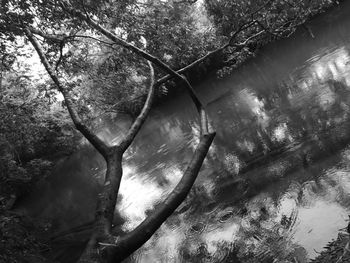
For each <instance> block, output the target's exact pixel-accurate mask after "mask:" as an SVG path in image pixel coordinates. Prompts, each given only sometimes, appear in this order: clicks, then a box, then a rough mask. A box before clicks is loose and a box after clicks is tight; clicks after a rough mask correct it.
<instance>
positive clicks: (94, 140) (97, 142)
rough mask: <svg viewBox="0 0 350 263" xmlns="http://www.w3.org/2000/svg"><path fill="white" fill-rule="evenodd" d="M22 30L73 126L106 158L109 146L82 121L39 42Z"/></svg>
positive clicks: (28, 30) (29, 32)
mask: <svg viewBox="0 0 350 263" xmlns="http://www.w3.org/2000/svg"><path fill="white" fill-rule="evenodd" d="M24 32H25V34H26V36H27V38H28V39H29V41H30V42H31V44H32V45H33V47H34V48H35V50H36V52H37V53H38V55H39V57H40V60H41V63H42V64H43V65H44V67H45V69H46V71H47V73H48V74H49V75H50V77H51V79H52V80H53V82H54V83H55V84H56V86H57V88H58V90H59V91H60V92H61V93H62V95H63V97H64V100H65V102H66V106H67V109H68V111H69V114H70V116H71V118H72V120H73V123H74V125H75V127H76V128H77V130H78V131H80V132H81V133H82V134H83V135H84V136H85V137H86V139H87V140H88V141H89V142H90V143H91V144H92V145H93V146H94V147H95V148H96V150H97V151H98V152H99V153H101V154H102V156H103V157H104V158H107V156H108V154H109V147H108V146H107V144H105V143H104V142H103V141H102V140H101V139H100V138H99V137H98V136H97V135H96V134H94V133H93V132H92V131H91V130H90V129H89V128H88V127H87V126H86V125H85V124H84V123H83V122H82V120H81V118H80V117H79V115H78V113H77V111H76V110H75V108H74V103H73V101H72V98H71V96H70V94H69V92H68V91H67V90H66V89H65V87H64V86H63V85H62V84H61V82H60V80H59V78H58V76H57V74H56V73H55V71H54V70H53V69H52V67H51V65H50V64H49V62H48V60H47V58H46V56H45V54H44V51H43V50H42V48H41V46H40V44H39V42H38V41H37V40H36V38H35V37H34V36H33V34H32V32H31V31H30V29H28V28H25V29H24Z"/></svg>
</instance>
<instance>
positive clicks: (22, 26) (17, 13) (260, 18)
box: [0, 0, 322, 262]
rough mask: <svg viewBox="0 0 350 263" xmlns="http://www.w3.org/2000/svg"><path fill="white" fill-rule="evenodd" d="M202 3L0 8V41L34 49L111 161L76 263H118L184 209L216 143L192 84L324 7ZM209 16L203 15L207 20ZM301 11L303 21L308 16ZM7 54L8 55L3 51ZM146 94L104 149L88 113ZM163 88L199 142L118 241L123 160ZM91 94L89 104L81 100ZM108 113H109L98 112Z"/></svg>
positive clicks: (102, 1)
mask: <svg viewBox="0 0 350 263" xmlns="http://www.w3.org/2000/svg"><path fill="white" fill-rule="evenodd" d="M199 2H200V3H196V1H175V0H169V1H162V0H157V1H147V0H146V1H135V0H127V1H107V0H98V1H89V0H85V1H84V0H81V1H67V0H66V1H58V0H48V1H41V0H34V1H28V0H3V1H2V2H1V3H2V4H1V15H0V37H1V39H2V40H3V41H6V42H12V43H15V42H17V43H18V42H21V41H24V43H27V42H28V43H30V44H31V46H32V48H34V50H35V52H36V53H37V54H38V56H39V58H40V61H41V63H42V65H43V66H44V68H45V70H46V72H47V74H48V75H49V77H50V79H51V83H49V84H47V85H49V86H50V87H52V88H54V89H57V90H58V91H59V92H60V93H61V94H62V95H63V102H64V103H63V104H64V106H65V107H66V108H67V110H68V112H69V115H70V117H71V119H72V121H73V123H74V126H75V127H76V129H77V130H78V131H80V133H81V134H82V135H83V136H84V137H85V138H86V139H87V140H88V141H89V142H90V143H91V145H92V146H93V147H94V148H95V149H96V150H97V151H98V152H99V153H100V154H101V155H102V156H103V158H104V160H105V162H106V167H107V169H106V173H105V177H104V183H103V188H102V190H101V193H100V194H99V195H98V201H97V207H96V211H95V220H94V225H93V232H92V235H91V237H90V239H89V241H88V243H87V246H86V248H85V250H84V252H83V254H82V255H81V257H80V260H79V262H120V261H122V260H123V259H125V258H127V257H128V256H129V255H130V254H132V253H133V252H134V251H136V250H137V249H138V248H140V247H141V246H142V245H143V244H144V243H145V242H146V241H147V240H148V239H150V238H151V236H152V235H153V234H154V233H155V232H156V231H157V229H158V228H159V227H160V226H161V225H162V224H163V223H164V222H165V221H166V219H167V218H168V217H169V216H170V215H171V214H172V213H173V212H174V211H175V210H176V209H177V207H178V206H179V205H180V204H181V203H182V202H183V201H184V200H185V198H186V196H187V195H188V193H189V191H190V190H191V187H192V186H193V184H194V182H195V180H196V178H197V176H198V173H199V170H200V168H201V166H202V163H203V161H204V159H205V156H206V154H207V152H208V150H209V147H210V145H211V143H212V141H213V139H214V136H215V132H214V131H213V130H212V128H211V127H210V125H209V121H208V115H207V112H206V109H205V105H203V103H202V102H201V100H200V99H199V96H198V95H197V93H196V91H195V89H194V88H193V83H195V82H196V81H198V80H200V79H201V78H202V77H203V76H205V75H206V74H207V73H208V72H211V71H214V70H218V69H222V68H225V67H226V68H231V67H232V66H235V65H237V63H239V62H241V61H243V60H244V59H246V58H247V57H249V56H251V55H252V54H254V53H255V52H256V51H257V50H258V48H259V47H260V46H261V45H263V44H265V43H266V42H268V41H271V40H273V39H276V38H279V37H282V36H288V35H289V34H290V33H291V32H293V30H294V29H295V27H296V25H298V24H300V23H302V22H304V19H305V18H306V17H307V16H309V15H310V14H313V13H315V12H317V11H318V9H319V8H320V7H321V6H322V4H319V5H314V6H310V5H309V6H308V7H310V8H309V9H305V8H304V6H305V3H304V1H292V0H290V1H277V0H276V1H262V0H259V1H238V0H237V1H205V2H204V3H203V1H199ZM251 2H254V3H251ZM305 2H307V1H305ZM286 6H289V8H286ZM225 8H226V9H227V10H225ZM203 10H206V11H205V12H204V13H201V11H203ZM300 10H303V12H304V13H305V14H304V13H303V17H300V12H299V11H300ZM226 11H230V12H226ZM198 21H200V22H198ZM210 27H211V28H212V29H211V30H207V28H210ZM2 52H4V53H6V52H9V51H8V50H6V48H3V50H2ZM93 52H100V53H101V54H102V55H103V58H104V60H103V62H101V63H97V64H99V66H98V67H96V61H97V59H96V56H94V59H91V56H89V54H90V55H91V53H93ZM180 54H181V55H180ZM142 61H143V62H142ZM103 66H106V67H105V68H104V67H103ZM101 68H102V70H101ZM106 72H107V73H106ZM107 75H108V76H107ZM87 79H89V80H91V79H92V80H93V81H92V82H91V81H87ZM91 83H92V84H91ZM145 86H147V87H148V88H147V90H148V91H147V95H146V96H141V98H142V99H141V101H142V102H143V106H141V107H140V108H139V109H137V110H136V113H135V112H134V121H133V123H132V125H131V126H130V128H129V129H128V131H127V133H126V134H125V136H123V137H122V138H121V139H120V140H119V141H118V142H117V143H115V144H112V145H111V144H109V143H108V142H105V141H104V140H103V139H102V138H100V137H99V136H98V135H97V133H96V132H95V129H93V127H91V125H90V123H89V122H87V120H86V116H85V114H84V110H83V109H85V110H87V111H89V110H91V108H93V109H94V110H95V112H96V109H97V106H96V105H97V104H98V103H100V104H101V102H102V105H103V106H105V104H108V107H107V108H112V109H114V108H115V107H117V106H118V105H120V103H118V102H120V100H121V99H122V97H123V96H124V97H125V96H129V95H130V94H131V93H132V94H134V93H135V90H136V91H137V90H138V89H140V90H142V91H144V90H145V88H144V87H145ZM164 86H165V87H170V88H171V87H174V86H175V87H182V88H184V89H185V90H186V91H187V92H188V93H189V95H190V97H191V99H192V102H193V104H194V106H195V107H196V109H197V111H198V115H199V118H198V119H199V127H200V136H199V143H198V145H197V146H196V149H195V151H194V153H193V156H192V159H191V161H190V163H189V164H188V166H187V169H186V170H185V171H184V173H183V175H182V178H181V179H180V181H179V183H178V184H177V185H176V187H175V188H174V189H173V190H172V192H171V193H170V194H169V195H168V197H167V198H166V199H165V200H164V201H163V202H162V203H161V204H160V205H158V206H157V207H156V208H155V209H154V211H153V212H152V213H151V214H150V215H149V216H148V217H147V218H146V219H145V220H144V221H143V222H141V223H140V224H139V225H138V226H137V227H136V228H135V229H133V230H132V231H130V232H128V233H126V234H124V235H122V236H118V235H117V233H116V231H115V229H114V228H113V216H114V213H115V207H116V203H117V196H118V192H119V187H120V182H121V179H122V175H123V172H122V160H123V154H124V153H125V151H126V150H127V149H128V147H129V146H130V145H131V144H132V142H133V140H134V138H135V136H136V135H137V133H138V132H139V131H140V129H141V127H142V125H143V124H144V122H145V120H146V118H147V116H148V115H149V112H150V109H151V107H152V103H153V101H154V99H155V97H156V94H157V93H159V90H160V89H161V88H162V87H164ZM87 91H88V92H87ZM86 93H88V94H90V99H86V98H85V97H84V96H83V95H82V94H86ZM97 93H98V94H102V96H97V95H96V94H97ZM106 94H107V95H106ZM116 94H118V96H116ZM141 95H142V92H141ZM91 97H92V98H91ZM96 97H98V98H103V100H97V99H96ZM157 99H159V97H157ZM82 103H83V104H84V103H85V108H84V107H82V105H81V104H82ZM104 110H106V107H102V108H100V111H104Z"/></svg>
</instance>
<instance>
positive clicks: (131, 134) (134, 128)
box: [120, 61, 155, 151]
mask: <svg viewBox="0 0 350 263" xmlns="http://www.w3.org/2000/svg"><path fill="white" fill-rule="evenodd" d="M147 63H148V65H149V68H150V79H151V81H150V86H149V91H148V95H147V99H146V102H145V104H144V105H143V108H142V110H141V112H140V114H139V115H138V116H137V118H136V120H135V121H134V123H133V124H132V125H131V127H130V129H129V131H128V133H127V135H126V136H125V138H124V139H123V140H122V141H121V142H120V147H121V148H122V149H123V150H124V151H125V150H126V149H127V148H128V147H129V146H130V144H131V143H132V141H133V140H134V138H135V136H136V135H137V133H138V132H139V130H140V129H141V126H142V124H143V123H144V122H145V120H146V118H147V116H148V113H149V111H150V110H151V107H152V103H153V99H154V93H155V92H154V90H155V84H154V82H155V81H154V69H153V66H152V63H151V62H149V61H147Z"/></svg>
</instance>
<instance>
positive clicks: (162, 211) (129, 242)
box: [106, 133, 215, 262]
mask: <svg viewBox="0 0 350 263" xmlns="http://www.w3.org/2000/svg"><path fill="white" fill-rule="evenodd" d="M214 137H215V133H208V134H203V135H201V136H200V141H199V144H198V145H197V147H196V150H195V152H194V154H193V157H192V160H191V162H190V164H189V165H188V166H187V169H186V171H185V172H184V174H183V176H182V178H181V180H180V182H179V183H178V184H177V185H176V187H175V188H174V189H173V191H172V192H171V193H170V194H169V196H168V197H167V198H166V199H165V200H164V202H163V203H162V204H160V205H158V206H157V208H156V209H155V211H153V213H152V214H151V215H149V216H148V217H147V218H146V219H145V220H144V221H143V222H142V223H141V224H140V225H138V226H137V227H136V228H135V229H134V230H132V231H131V232H129V233H128V234H126V235H125V236H123V237H120V238H117V240H116V243H115V244H114V245H115V246H111V247H108V248H107V247H106V250H107V251H108V257H110V259H111V261H110V262H112V260H113V262H121V261H122V260H123V259H125V258H126V257H128V256H129V255H131V254H132V253H133V252H134V251H136V250H137V249H138V248H140V247H141V246H142V245H143V244H144V243H145V242H146V241H147V240H148V239H150V238H151V236H152V235H153V234H154V232H156V230H157V229H158V228H159V227H160V226H161V225H162V224H163V223H164V221H165V220H166V219H167V218H168V217H169V216H170V215H171V214H172V213H173V212H174V211H175V210H176V209H177V208H178V206H179V205H180V204H181V203H182V202H183V201H184V200H185V198H186V197H187V195H188V193H189V191H190V190H191V188H192V186H193V184H194V182H195V180H196V178H197V176H198V173H199V170H200V168H201V166H202V164H203V161H204V159H205V156H206V155H207V153H208V150H209V147H210V145H211V143H212V141H213V139H214Z"/></svg>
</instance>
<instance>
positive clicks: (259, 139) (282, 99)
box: [16, 1, 350, 263]
mask: <svg viewBox="0 0 350 263" xmlns="http://www.w3.org/2000/svg"><path fill="white" fill-rule="evenodd" d="M349 12H350V2H348V1H347V2H346V1H345V2H344V3H342V4H341V6H340V7H336V8H334V9H333V10H331V11H330V12H328V13H327V14H322V15H320V16H318V17H316V18H315V19H313V20H312V21H310V22H308V23H307V25H306V27H305V28H304V27H303V28H300V29H299V30H298V31H297V32H296V33H295V34H293V35H292V36H291V37H289V38H288V39H285V40H281V41H278V42H276V43H273V44H269V45H268V46H266V47H264V48H263V49H262V50H261V52H260V53H259V54H258V56H256V57H255V58H253V59H250V60H249V61H247V62H246V63H244V64H243V65H242V66H241V67H239V68H238V69H236V70H234V71H233V72H232V74H231V75H230V76H227V77H225V78H223V79H216V78H214V77H210V78H208V79H207V80H204V81H203V84H201V85H199V86H197V87H196V89H197V91H198V93H199V94H200V97H201V100H202V101H204V102H205V103H206V104H207V107H208V112H209V116H210V120H211V124H212V126H213V127H214V128H215V129H216V131H217V136H216V138H215V140H214V143H213V145H212V147H211V149H210V151H209V154H208V157H207V159H206V161H205V163H204V165H203V167H202V170H201V172H200V175H199V177H198V179H197V181H196V184H195V186H194V188H193V190H192V192H191V193H190V195H189V197H188V198H187V200H186V201H185V202H184V203H183V204H182V205H181V206H180V207H179V208H178V209H177V211H176V212H175V214H174V215H173V216H171V217H170V218H169V219H168V220H167V221H166V222H165V223H164V224H163V226H162V227H161V228H160V229H159V230H158V231H157V233H156V234H155V235H154V236H153V237H152V239H151V240H149V241H148V242H147V243H146V244H145V245H144V246H143V247H142V248H141V249H140V250H139V251H137V252H136V253H135V254H134V255H133V256H132V257H131V258H130V259H129V260H128V261H130V262H146V263H147V262H300V263H301V262H307V261H308V260H309V259H312V258H314V257H315V256H317V251H321V250H322V248H323V247H324V246H325V245H326V244H327V243H328V242H329V241H331V239H334V238H336V237H337V235H338V232H339V229H341V228H344V227H345V226H346V225H347V220H348V214H349V212H350V211H349V210H350V195H349V194H350V147H349V146H348V143H349V142H350V133H349V129H350V122H349V121H350V119H349V118H350V31H349V30H348V29H349V28H350V18H349V16H348V13H349ZM306 29H307V30H306ZM310 32H312V34H310ZM117 119H118V121H115V120H113V121H112V120H109V121H108V120H104V121H101V127H103V128H101V131H100V136H101V137H102V138H104V139H105V140H106V141H108V142H110V143H113V142H114V141H116V140H118V139H119V138H121V136H123V133H124V132H125V130H126V127H127V126H128V125H129V124H130V120H129V118H128V117H127V116H124V115H120V116H117ZM198 133H199V127H198V119H197V114H196V111H195V108H194V107H193V105H192V104H191V101H190V99H189V97H188V96H187V95H186V94H180V95H176V97H175V98H173V99H171V100H167V101H166V103H163V104H161V105H159V106H157V107H155V108H154V109H153V111H152V113H151V116H150V117H149V119H148V120H147V122H146V124H145V126H144V127H143V128H142V130H141V132H140V134H139V135H138V136H137V137H136V140H135V142H134V143H133V144H132V146H131V147H130V149H129V150H128V152H127V153H126V155H125V160H124V177H123V180H122V183H121V190H120V195H119V198H118V200H119V201H118V205H117V213H116V216H115V217H116V219H115V225H116V227H117V228H118V229H119V231H120V232H125V231H129V230H131V229H132V228H134V227H135V226H136V225H137V224H138V223H140V222H141V221H142V220H143V219H144V218H145V217H146V216H147V214H149V213H150V212H151V211H152V209H153V208H154V207H155V206H156V205H157V204H158V203H159V202H161V201H162V200H163V199H164V197H165V196H166V195H167V194H168V193H169V192H170V191H171V189H172V188H173V187H174V185H175V184H176V183H177V182H178V180H179V179H180V177H181V175H182V172H183V171H184V169H185V167H186V164H187V163H188V162H189V158H190V156H191V153H192V152H193V149H194V147H195V145H196V143H197V142H198ZM85 144H86V143H83V146H82V147H81V150H80V151H79V152H77V153H75V154H73V155H72V156H70V157H69V158H67V159H65V160H62V161H61V162H60V163H59V164H57V166H56V168H55V171H54V174H53V175H52V176H51V178H50V179H49V180H48V181H45V182H41V183H40V184H39V185H38V186H37V189H36V190H35V191H34V192H33V193H32V194H30V195H29V196H28V197H26V198H25V200H23V201H21V202H20V204H19V205H18V206H17V208H16V209H17V210H20V211H23V212H25V213H27V214H29V215H31V216H33V217H35V218H37V219H38V220H40V221H42V222H45V223H47V226H48V229H50V231H52V233H53V236H55V235H56V234H57V233H60V234H59V235H58V236H57V237H56V238H55V241H54V247H55V250H54V251H53V252H52V253H51V254H50V257H53V258H56V259H58V260H61V262H70V261H74V258H76V257H77V254H78V252H77V251H80V249H81V248H82V247H83V245H84V244H83V242H84V240H85V239H86V238H87V237H88V234H89V229H90V225H91V224H90V222H91V221H92V220H93V213H94V208H95V200H96V196H97V194H98V191H99V187H100V186H99V185H100V184H101V182H102V181H103V178H102V177H103V172H104V169H105V166H104V162H103V160H102V158H101V157H100V156H98V154H97V153H96V152H95V151H93V150H91V148H90V147H89V146H88V145H85ZM72 228H73V229H72ZM65 231H66V232H65ZM237 258H240V261H238V259H237ZM295 260H297V261H295Z"/></svg>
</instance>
